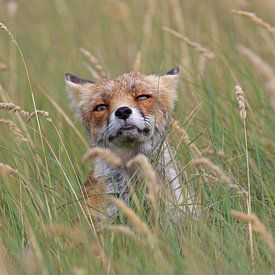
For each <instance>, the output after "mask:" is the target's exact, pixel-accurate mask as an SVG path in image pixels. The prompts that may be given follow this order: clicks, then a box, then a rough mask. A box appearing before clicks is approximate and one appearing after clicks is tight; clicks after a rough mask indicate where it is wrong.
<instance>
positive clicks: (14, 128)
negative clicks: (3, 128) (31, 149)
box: [0, 118, 28, 142]
mask: <svg viewBox="0 0 275 275" xmlns="http://www.w3.org/2000/svg"><path fill="white" fill-rule="evenodd" d="M0 124H6V125H8V126H9V127H10V129H11V131H12V133H13V134H14V135H15V136H17V137H18V138H20V140H22V141H24V142H27V141H28V139H26V138H25V137H24V135H23V134H22V132H21V131H20V129H19V128H18V127H17V126H16V125H15V123H14V122H13V121H11V120H8V119H4V118H1V119H0Z"/></svg>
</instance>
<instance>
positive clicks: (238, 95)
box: [235, 85, 246, 120]
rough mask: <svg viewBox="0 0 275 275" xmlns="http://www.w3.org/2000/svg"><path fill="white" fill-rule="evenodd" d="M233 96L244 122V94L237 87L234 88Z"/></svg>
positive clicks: (239, 87) (240, 88)
mask: <svg viewBox="0 0 275 275" xmlns="http://www.w3.org/2000/svg"><path fill="white" fill-rule="evenodd" d="M235 95H236V99H237V101H238V104H239V110H240V117H241V119H242V120H245V119H246V110H245V99H244V92H243V89H242V87H241V86H239V85H236V86H235Z"/></svg>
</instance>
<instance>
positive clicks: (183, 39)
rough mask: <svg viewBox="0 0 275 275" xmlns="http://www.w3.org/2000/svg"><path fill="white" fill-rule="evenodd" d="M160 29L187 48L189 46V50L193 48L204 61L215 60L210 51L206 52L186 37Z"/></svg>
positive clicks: (165, 28) (168, 29)
mask: <svg viewBox="0 0 275 275" xmlns="http://www.w3.org/2000/svg"><path fill="white" fill-rule="evenodd" d="M162 29H163V30H164V31H166V32H168V33H170V34H172V35H173V36H175V37H176V38H178V39H179V40H182V41H183V42H185V43H186V44H187V45H188V46H190V47H191V48H193V49H194V50H196V51H197V52H198V53H199V54H201V55H202V56H203V57H205V58H206V59H209V60H211V59H214V58H215V55H214V53H212V52H211V51H210V50H208V49H207V48H205V47H203V46H202V45H200V44H199V43H197V42H194V41H192V40H191V39H189V38H188V37H186V36H184V35H181V34H180V33H178V32H176V31H174V30H172V29H170V28H167V27H162Z"/></svg>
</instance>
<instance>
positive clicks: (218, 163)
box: [0, 0, 275, 275]
mask: <svg viewBox="0 0 275 275" xmlns="http://www.w3.org/2000/svg"><path fill="white" fill-rule="evenodd" d="M274 13H275V2H274V1H273V0H262V1H257V0H250V1H248V0H235V1H230V0H207V1H206V0H195V1H194V0H183V1H181V0H170V1H166V0H148V1H145V0H143V1H134V0H117V1H113V0H105V1H100V0H92V1H89V0H81V1H73V0H50V1H34V0H21V1H18V2H16V1H3V0H1V1H0V14H1V18H0V21H1V22H2V24H1V26H0V27H1V32H0V41H1V43H0V84H1V86H0V102H1V103H0V215H1V218H0V274H75V275H82V274H253V273H255V274H274V268H275V261H274V259H275V246H274V239H273V237H272V235H273V233H274V210H275V207H274V195H275V188H274V183H275V139H274V137H275V116H274V112H275V70H274V69H273V66H274V65H275V18H274ZM273 26H274V27H273ZM175 66H179V67H180V68H181V77H180V84H179V90H178V102H177V105H176V110H175V114H174V119H173V120H172V121H171V125H170V127H169V134H168V138H169V140H170V142H171V143H172V144H173V146H174V147H175V148H176V155H175V159H176V160H177V161H179V163H180V167H181V169H180V174H179V175H178V177H179V179H180V181H181V184H182V186H183V189H184V190H187V193H188V190H191V189H192V190H195V198H193V199H192V201H191V202H192V203H194V201H195V202H196V204H197V205H198V208H199V212H200V215H199V217H198V218H194V215H192V213H182V216H181V217H180V219H179V221H177V222H175V221H173V220H171V219H170V218H169V211H168V212H167V210H166V209H163V207H162V203H161V200H162V199H163V198H159V196H158V189H157V188H156V178H155V174H154V172H153V170H152V168H151V166H150V164H149V163H147V159H146V158H142V157H140V158H138V159H135V160H132V161H131V163H129V165H136V167H137V168H139V169H141V170H142V171H143V173H142V176H143V177H144V183H145V184H144V186H142V188H141V190H139V192H137V194H133V203H132V204H131V205H129V206H127V205H125V204H124V203H123V202H122V201H121V200H119V199H117V198H113V203H114V204H115V205H117V206H118V207H119V209H120V210H121V211H120V215H119V217H118V219H117V221H116V222H115V223H114V224H112V225H108V226H107V225H106V226H105V227H104V228H102V229H101V231H100V232H97V231H96V230H95V227H94V225H93V223H92V222H91V220H90V218H89V217H88V216H87V215H86V212H85V209H84V208H85V203H83V198H82V193H81V188H80V186H81V184H82V183H83V182H84V181H85V179H86V178H87V176H88V174H89V172H90V171H91V169H92V166H91V164H90V162H89V161H83V159H84V160H87V159H90V158H91V157H92V158H93V157H96V156H97V157H100V156H101V155H102V158H104V157H105V158H107V159H108V153H110V152H101V151H100V150H94V151H89V142H88V139H87V138H86V136H85V133H84V131H83V129H82V126H81V125H79V124H78V123H77V122H76V121H75V120H74V119H73V111H72V110H71V109H70V106H69V101H68V99H67V94H66V91H65V87H64V86H65V85H64V73H66V72H71V73H73V74H75V75H78V76H81V77H83V78H86V79H91V80H96V79H100V78H102V77H103V78H104V77H111V76H116V75H119V74H121V73H123V72H128V71H131V70H134V71H141V72H143V73H156V74H163V73H165V72H166V71H168V70H169V69H171V68H173V67H175ZM85 153H86V154H85ZM104 154H105V155H104ZM106 154H107V155H106ZM112 161H113V163H111V165H117V164H119V159H116V157H115V156H114V157H113V159H112ZM188 194H190V193H188ZM186 201H187V202H186V203H189V202H190V200H186ZM156 216H157V217H158V218H157V219H156V218H155V217H156Z"/></svg>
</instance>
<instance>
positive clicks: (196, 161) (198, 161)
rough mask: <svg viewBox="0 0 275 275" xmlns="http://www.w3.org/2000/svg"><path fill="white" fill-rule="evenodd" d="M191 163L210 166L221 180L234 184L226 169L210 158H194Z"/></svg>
mask: <svg viewBox="0 0 275 275" xmlns="http://www.w3.org/2000/svg"><path fill="white" fill-rule="evenodd" d="M191 164H192V165H194V166H201V165H203V166H206V167H207V168H209V169H210V170H211V171H212V172H213V173H214V175H215V176H216V177H218V178H219V179H221V180H224V181H225V182H227V183H229V184H232V180H231V178H229V177H228V176H227V175H226V174H225V173H224V171H223V170H222V169H221V168H220V167H219V166H217V165H216V164H214V163H213V162H212V161H211V160H210V159H207V158H199V159H194V160H192V161H191Z"/></svg>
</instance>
